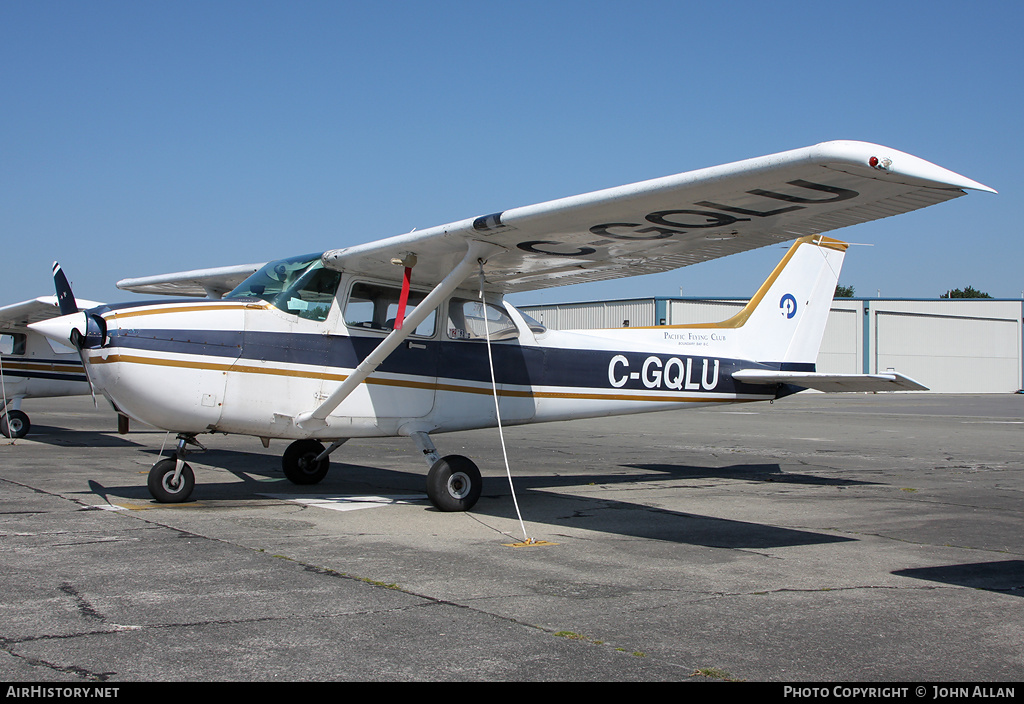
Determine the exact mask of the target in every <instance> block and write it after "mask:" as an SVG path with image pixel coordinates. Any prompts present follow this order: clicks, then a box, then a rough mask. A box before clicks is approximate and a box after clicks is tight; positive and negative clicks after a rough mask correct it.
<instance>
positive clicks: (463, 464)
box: [427, 455, 483, 511]
mask: <svg viewBox="0 0 1024 704" xmlns="http://www.w3.org/2000/svg"><path fill="white" fill-rule="evenodd" d="M482 489H483V479H482V478H481V476H480V470H479V469H478V468H477V466H476V465H475V464H473V461H472V460H470V459H468V458H466V457H463V456H462V455H448V456H447V457H442V458H441V459H439V460H438V461H437V462H435V463H434V466H433V467H431V468H430V471H429V472H428V473H427V496H428V497H430V503H432V504H434V506H435V508H437V510H439V511H468V510H470V509H471V508H473V506H475V505H476V502H477V499H479V498H480V492H481V490H482Z"/></svg>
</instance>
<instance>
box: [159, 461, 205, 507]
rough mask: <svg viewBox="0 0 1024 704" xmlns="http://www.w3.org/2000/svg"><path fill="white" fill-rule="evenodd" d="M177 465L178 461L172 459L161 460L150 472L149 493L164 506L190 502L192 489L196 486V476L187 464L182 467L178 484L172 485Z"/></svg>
mask: <svg viewBox="0 0 1024 704" xmlns="http://www.w3.org/2000/svg"><path fill="white" fill-rule="evenodd" d="M177 464H178V461H177V460H176V459H174V458H173V457H171V458H168V459H163V460H160V461H159V462H157V463H156V464H155V465H153V469H151V470H149V482H148V485H149V493H150V494H151V495H152V496H153V498H154V499H156V500H157V501H159V502H160V503H162V504H180V503H181V502H183V501H188V497H189V496H191V495H192V489H194V488H195V486H196V475H195V474H194V473H193V472H192V468H191V467H189V466H188V464H187V463H186V464H184V465H182V467H181V476H179V477H178V482H177V484H172V483H171V482H172V480H173V479H174V470H175V468H176V467H177Z"/></svg>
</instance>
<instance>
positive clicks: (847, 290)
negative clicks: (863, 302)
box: [834, 284, 857, 298]
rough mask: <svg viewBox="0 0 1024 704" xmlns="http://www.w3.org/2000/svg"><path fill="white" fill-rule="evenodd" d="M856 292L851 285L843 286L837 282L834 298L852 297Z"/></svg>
mask: <svg viewBox="0 0 1024 704" xmlns="http://www.w3.org/2000/svg"><path fill="white" fill-rule="evenodd" d="M856 294H857V292H856V291H855V290H854V288H853V286H843V285H841V284H839V285H837V286H836V292H835V294H834V296H835V297H836V298H853V297H854V296H855V295H856Z"/></svg>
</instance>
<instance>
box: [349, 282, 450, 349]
mask: <svg viewBox="0 0 1024 704" xmlns="http://www.w3.org/2000/svg"><path fill="white" fill-rule="evenodd" d="M401 294H402V291H401V289H399V288H395V287H392V286H383V285H381V284H373V283H366V282H358V283H356V284H355V285H354V286H352V292H351V293H350V294H349V296H348V303H346V304H345V324H346V325H348V326H349V327H353V328H361V329H367V330H383V331H385V332H391V331H392V330H394V329H395V321H396V318H397V316H398V302H399V300H400V298H401ZM424 298H425V296H424V294H422V293H417V292H416V291H410V292H409V300H408V302H407V303H406V308H405V317H406V318H408V317H409V316H410V315H412V312H413V310H414V309H415V308H416V306H417V305H419V304H420V302H421V301H422V300H423V299H424ZM436 319H437V312H436V311H431V313H430V315H428V316H427V318H426V320H424V321H423V322H422V323H420V324H419V325H418V326H417V327H416V330H415V331H413V333H412V334H413V335H418V336H420V337H432V336H433V335H434V325H435V322H436Z"/></svg>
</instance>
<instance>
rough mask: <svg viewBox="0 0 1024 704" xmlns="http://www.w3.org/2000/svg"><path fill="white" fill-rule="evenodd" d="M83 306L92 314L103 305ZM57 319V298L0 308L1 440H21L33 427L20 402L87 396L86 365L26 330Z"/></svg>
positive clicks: (70, 352)
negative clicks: (91, 310) (92, 311)
mask: <svg viewBox="0 0 1024 704" xmlns="http://www.w3.org/2000/svg"><path fill="white" fill-rule="evenodd" d="M82 303H83V304H85V305H87V306H88V307H90V308H91V307H95V306H98V305H100V304H99V303H96V302H94V301H82ZM59 315H60V311H59V309H58V308H57V299H56V297H54V296H42V297H40V298H33V299H31V300H28V301H22V302H21V303H12V304H10V305H6V306H0V434H2V435H3V436H4V437H8V438H23V437H25V436H26V435H28V432H29V430H30V429H31V427H32V424H31V422H30V421H29V417H28V415H27V414H26V413H25V412H24V411H22V410H21V402H22V400H24V399H26V398H46V397H53V396H82V395H85V394H88V393H89V379H88V377H86V372H85V368H84V367H83V366H82V360H81V358H80V356H79V355H78V353H77V352H76V351H75V349H74V348H72V347H69V346H68V345H69V344H70V343H69V342H68V341H67V340H64V341H63V343H62V344H57V343H55V342H53V341H51V340H47V339H46V338H45V337H43V336H42V335H40V334H39V333H37V332H34V331H33V330H30V329H29V327H28V326H29V325H30V324H32V323H36V322H39V321H42V320H48V319H51V318H56V317H57V316H59Z"/></svg>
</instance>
